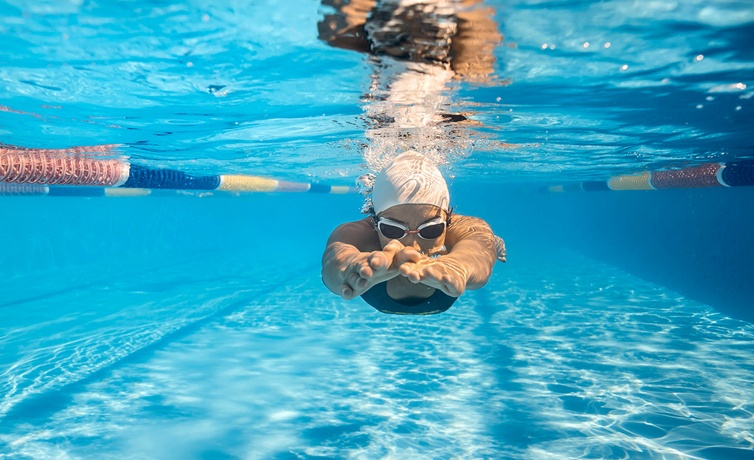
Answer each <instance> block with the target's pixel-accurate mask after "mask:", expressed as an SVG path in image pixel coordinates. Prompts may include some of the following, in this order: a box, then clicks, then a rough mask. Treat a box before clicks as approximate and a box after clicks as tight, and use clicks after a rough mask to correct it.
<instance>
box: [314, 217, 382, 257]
mask: <svg viewBox="0 0 754 460" xmlns="http://www.w3.org/2000/svg"><path fill="white" fill-rule="evenodd" d="M332 243H345V244H350V245H352V246H356V247H357V248H358V249H359V250H361V251H376V250H379V249H380V240H379V238H378V237H377V232H376V231H375V230H374V224H373V221H372V218H371V217H366V218H364V219H361V220H357V221H354V222H346V223H344V224H340V225H338V226H337V227H336V228H335V230H333V232H332V234H330V238H329V239H328V240H327V245H328V246H329V245H330V244H332Z"/></svg>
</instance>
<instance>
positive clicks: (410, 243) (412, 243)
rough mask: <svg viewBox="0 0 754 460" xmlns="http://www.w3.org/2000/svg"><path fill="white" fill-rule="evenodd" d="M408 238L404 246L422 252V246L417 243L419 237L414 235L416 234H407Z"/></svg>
mask: <svg viewBox="0 0 754 460" xmlns="http://www.w3.org/2000/svg"><path fill="white" fill-rule="evenodd" d="M409 238H410V239H409V240H408V241H406V243H405V246H407V247H410V248H414V249H416V250H417V251H418V252H422V247H421V246H420V245H419V238H417V237H416V235H409Z"/></svg>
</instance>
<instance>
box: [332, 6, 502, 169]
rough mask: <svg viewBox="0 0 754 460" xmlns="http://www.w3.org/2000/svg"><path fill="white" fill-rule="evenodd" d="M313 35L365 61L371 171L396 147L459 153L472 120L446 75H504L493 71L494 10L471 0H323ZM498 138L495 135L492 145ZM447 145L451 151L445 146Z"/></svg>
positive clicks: (438, 158) (476, 78)
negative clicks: (455, 103) (459, 107)
mask: <svg viewBox="0 0 754 460" xmlns="http://www.w3.org/2000/svg"><path fill="white" fill-rule="evenodd" d="M323 5H324V6H326V7H328V10H329V14H326V15H325V16H324V18H323V19H322V20H321V21H320V22H319V24H318V28H319V38H320V39H321V40H323V41H325V42H327V43H328V44H329V45H331V46H333V47H337V48H343V49H350V50H354V51H359V52H362V53H365V55H366V56H367V60H368V62H369V64H370V66H371V68H372V72H371V81H370V82H369V89H368V90H367V92H366V94H365V96H364V107H363V109H364V111H365V119H366V120H367V122H368V129H367V131H366V137H367V139H368V140H369V144H370V145H369V147H368V149H369V152H368V154H367V155H365V160H366V162H367V164H368V165H369V166H370V168H371V169H372V170H373V171H378V170H379V169H381V168H382V167H383V166H385V164H386V162H387V161H388V160H389V159H390V158H392V157H394V156H395V155H397V154H398V153H400V152H404V151H406V150H417V151H419V152H421V153H423V154H425V155H428V156H430V157H431V159H432V160H433V161H435V163H441V162H444V161H446V160H447V158H448V157H449V156H451V155H463V154H464V152H466V151H468V150H469V148H470V146H471V145H479V136H477V137H476V138H475V139H474V140H473V141H472V140H471V139H470V138H469V136H471V135H472V134H471V132H470V130H468V129H467V125H479V124H480V123H478V122H476V121H473V120H472V119H470V118H469V116H468V114H464V113H458V112H457V111H455V110H453V107H452V105H451V99H450V93H451V89H452V88H454V87H456V86H457V85H455V84H454V83H453V82H454V81H464V82H471V83H474V84H492V83H504V81H501V80H497V79H496V76H495V75H494V65H495V55H494V50H495V48H496V47H497V46H498V45H499V44H500V43H501V42H502V35H501V34H500V32H498V28H497V23H495V21H494V19H493V16H494V14H495V10H494V9H492V8H490V7H485V6H483V5H481V4H480V2H479V1H474V0H455V1H453V0H423V1H417V0H381V1H375V0H350V1H347V0H324V2H323ZM498 146H502V147H506V146H505V145H503V144H498V143H495V147H498ZM450 152H452V153H450Z"/></svg>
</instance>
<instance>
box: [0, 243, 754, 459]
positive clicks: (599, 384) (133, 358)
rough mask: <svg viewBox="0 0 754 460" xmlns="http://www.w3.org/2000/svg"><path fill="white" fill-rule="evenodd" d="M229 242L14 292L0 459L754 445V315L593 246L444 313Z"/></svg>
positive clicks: (529, 260) (726, 455)
mask: <svg viewBox="0 0 754 460" xmlns="http://www.w3.org/2000/svg"><path fill="white" fill-rule="evenodd" d="M215 256H216V258H215V259H212V258H209V259H208V257H206V256H204V255H201V254H195V255H193V256H187V258H186V259H185V260H178V261H171V262H170V263H164V264H163V265H159V264H156V265H152V266H151V267H150V268H149V269H147V268H143V269H141V270H139V269H138V268H134V267H133V266H132V267H130V268H128V269H126V268H123V269H110V270H106V269H102V270H99V271H96V272H97V273H98V275H97V276H99V278H97V277H94V278H92V277H91V276H90V275H85V274H84V272H82V273H80V274H78V275H77V273H75V272H71V271H70V270H68V271H67V272H66V275H65V277H66V281H65V282H63V281H62V279H61V276H62V275H60V276H58V277H56V276H48V277H39V278H37V279H38V280H40V281H39V283H38V288H37V289H36V290H35V294H34V295H28V294H26V293H25V292H24V291H23V290H22V289H18V290H16V291H9V292H5V293H4V294H3V298H2V299H0V305H2V306H0V309H2V310H3V315H4V316H3V317H4V318H5V321H3V323H2V324H0V341H2V343H0V349H2V355H1V356H2V366H0V369H2V374H0V390H1V391H0V394H2V395H4V396H3V399H2V400H0V417H1V418H0V458H8V459H15V458H95V457H96V458H182V459H190V458H197V459H198V458H202V459H208V458H244V459H247V458H248V459H254V458H280V459H283V458H333V457H335V458H342V457H357V458H396V459H398V458H400V459H406V458H537V459H542V458H558V459H561V458H562V459H570V458H602V457H608V458H624V457H626V456H630V457H632V458H665V459H668V458H715V459H718V458H719V459H735V458H752V450H751V449H752V445H754V416H753V415H752V414H753V413H754V404H752V400H751V395H752V394H754V382H753V381H752V376H754V358H752V356H754V353H753V352H754V340H753V339H754V326H752V325H751V324H749V323H746V322H742V321H739V320H735V319H730V318H727V317H725V316H723V315H721V314H719V313H716V312H715V311H714V310H713V309H711V308H710V307H708V306H706V305H703V304H699V303H695V302H693V301H690V300H687V299H685V298H683V297H681V296H679V295H678V294H675V293H674V292H672V291H669V290H667V289H665V288H663V287H661V286H658V285H655V284H652V283H650V282H647V281H644V280H642V279H639V278H636V277H634V276H631V275H629V274H627V273H625V272H622V271H620V270H617V269H615V268H613V267H610V266H606V265H603V264H601V263H597V262H594V261H592V260H590V259H587V258H585V257H583V256H581V255H579V254H577V253H574V252H570V251H567V250H562V251H555V252H550V253H537V254H534V253H532V254H527V255H526V257H519V258H512V260H511V261H510V262H509V263H508V264H507V265H505V266H503V265H498V266H497V267H496V271H495V273H494V275H493V278H492V280H491V282H490V283H489V284H488V285H487V286H486V287H485V288H483V289H481V290H478V291H472V292H469V293H467V294H466V295H464V296H463V297H462V299H461V300H460V301H459V302H457V303H456V305H455V306H454V307H453V308H452V309H451V310H450V311H449V312H447V313H445V314H442V315H438V316H429V317H406V316H389V315H383V314H380V313H377V312H375V311H373V310H372V309H371V308H370V307H369V306H367V305H366V304H364V303H362V302H361V301H360V300H358V301H353V302H344V301H341V300H339V299H338V298H337V297H335V296H333V295H331V294H330V293H329V292H327V291H326V289H325V288H324V287H323V286H322V285H321V281H320V279H319V265H318V263H312V262H318V261H316V260H312V259H307V260H303V261H301V262H299V263H296V264H294V265H288V266H285V267H283V266H281V264H277V265H275V264H272V263H265V261H263V260H260V261H257V262H258V263H256V264H249V263H242V261H240V260H239V261H237V262H229V260H232V257H230V258H229V259H228V258H223V255H215ZM91 268H92V267H88V268H87V270H86V273H92V270H91ZM49 275H54V273H50V274H49ZM250 279H253V280H255V282H254V283H249V280H250ZM42 280H47V281H42ZM56 280H57V281H56ZM16 281H18V282H17V283H15V285H19V286H21V285H24V282H23V280H16Z"/></svg>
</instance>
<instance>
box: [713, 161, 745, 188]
mask: <svg viewBox="0 0 754 460" xmlns="http://www.w3.org/2000/svg"><path fill="white" fill-rule="evenodd" d="M718 180H720V182H721V183H722V184H723V185H725V186H727V187H742V186H752V185H754V160H742V161H731V162H730V163H725V166H724V167H723V168H722V170H721V171H720V173H719V174H718Z"/></svg>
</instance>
